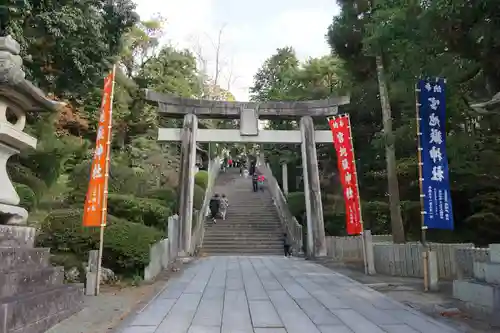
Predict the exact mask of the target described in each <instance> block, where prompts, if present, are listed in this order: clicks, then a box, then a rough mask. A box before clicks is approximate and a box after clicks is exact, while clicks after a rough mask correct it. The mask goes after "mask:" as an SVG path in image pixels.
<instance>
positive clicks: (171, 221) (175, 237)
mask: <svg viewBox="0 0 500 333" xmlns="http://www.w3.org/2000/svg"><path fill="white" fill-rule="evenodd" d="M179 238H180V235H179V216H178V215H174V216H170V217H169V218H168V242H169V252H170V257H171V259H173V260H175V258H177V256H178V255H179Z"/></svg>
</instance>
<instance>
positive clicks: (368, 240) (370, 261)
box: [363, 230, 376, 275]
mask: <svg viewBox="0 0 500 333" xmlns="http://www.w3.org/2000/svg"><path fill="white" fill-rule="evenodd" d="M363 237H365V253H366V256H365V258H366V266H367V268H368V272H367V273H368V275H375V273H376V272H375V256H374V253H373V237H372V231H371V230H365V231H364V232H363Z"/></svg>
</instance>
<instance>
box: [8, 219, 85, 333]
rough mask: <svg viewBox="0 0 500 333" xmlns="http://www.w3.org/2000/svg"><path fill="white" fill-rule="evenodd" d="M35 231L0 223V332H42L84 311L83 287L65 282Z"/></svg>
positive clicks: (61, 270)
mask: <svg viewBox="0 0 500 333" xmlns="http://www.w3.org/2000/svg"><path fill="white" fill-rule="evenodd" d="M34 236H35V230H34V229H33V228H29V227H17V226H6V225H0V333H21V332H22V333H43V332H45V331H47V330H48V329H49V328H50V327H52V326H54V325H55V324H57V323H58V322H60V321H61V320H63V319H65V318H67V317H69V316H71V315H73V314H74V313H76V312H77V311H79V310H81V308H82V306H83V289H82V288H83V286H81V285H67V284H64V283H63V282H64V269H63V268H62V267H53V266H51V265H50V262H49V260H50V252H49V249H43V248H34V238H35V237H34Z"/></svg>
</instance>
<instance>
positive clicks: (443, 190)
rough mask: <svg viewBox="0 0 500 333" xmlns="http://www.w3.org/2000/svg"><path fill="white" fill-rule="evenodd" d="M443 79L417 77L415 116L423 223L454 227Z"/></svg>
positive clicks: (433, 226)
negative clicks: (417, 125) (416, 112)
mask: <svg viewBox="0 0 500 333" xmlns="http://www.w3.org/2000/svg"><path fill="white" fill-rule="evenodd" d="M445 87H446V82H445V80H444V79H442V78H437V79H427V80H419V81H418V85H417V94H418V111H419V112H418V113H419V114H418V119H417V121H418V122H419V125H420V133H418V135H419V149H420V152H421V154H422V155H421V163H422V165H421V166H420V167H421V168H422V178H423V179H422V188H421V190H422V194H423V197H424V207H423V210H424V226H426V227H427V228H429V229H449V230H453V210H452V205H451V193H450V178H449V175H448V157H447V155H446V129H445V126H446V99H445Z"/></svg>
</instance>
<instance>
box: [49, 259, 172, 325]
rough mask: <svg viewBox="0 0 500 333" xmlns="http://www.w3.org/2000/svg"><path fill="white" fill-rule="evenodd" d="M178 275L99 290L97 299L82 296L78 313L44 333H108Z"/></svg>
mask: <svg viewBox="0 0 500 333" xmlns="http://www.w3.org/2000/svg"><path fill="white" fill-rule="evenodd" d="M175 267H177V268H179V265H176V266H175ZM181 271H182V270H181ZM181 271H179V272H175V273H174V272H172V271H169V272H164V273H162V274H160V275H159V276H158V278H157V279H156V281H155V282H154V283H152V284H145V285H142V286H139V287H118V286H102V287H101V293H100V295H99V296H97V297H96V296H85V299H84V308H83V310H82V311H80V312H78V313H77V314H75V315H74V316H72V317H70V318H68V319H66V320H64V321H62V322H61V323H59V324H57V325H56V326H54V327H52V328H51V329H50V330H48V331H47V332H46V333H112V332H114V330H115V328H117V327H118V326H120V325H121V323H122V321H123V320H124V319H125V318H126V317H127V316H128V315H129V314H130V313H133V312H135V311H137V310H138V309H141V308H142V307H144V306H145V304H147V302H149V300H151V299H152V298H153V297H154V296H155V295H156V294H158V293H159V292H161V291H162V290H163V289H164V288H165V285H166V283H167V281H168V280H169V278H170V277H172V276H175V275H177V274H180V273H181Z"/></svg>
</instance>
